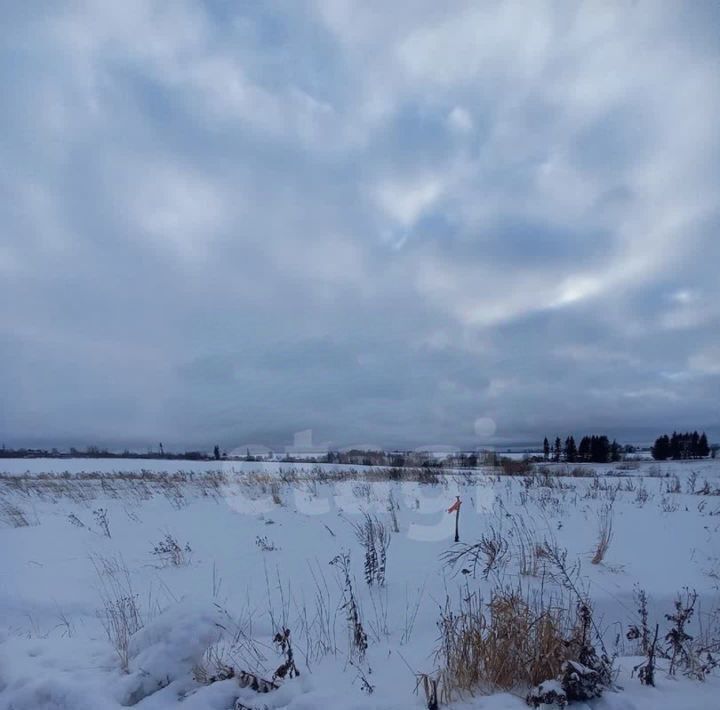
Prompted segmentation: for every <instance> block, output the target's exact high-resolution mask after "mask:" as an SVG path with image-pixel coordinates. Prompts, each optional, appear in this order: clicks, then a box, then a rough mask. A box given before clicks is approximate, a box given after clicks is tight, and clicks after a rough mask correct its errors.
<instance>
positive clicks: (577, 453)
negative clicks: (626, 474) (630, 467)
mask: <svg viewBox="0 0 720 710" xmlns="http://www.w3.org/2000/svg"><path fill="white" fill-rule="evenodd" d="M543 457H544V459H545V460H546V461H567V462H568V463H580V462H590V463H608V462H609V461H620V459H621V458H622V447H621V446H620V444H618V443H617V441H616V440H615V439H613V440H612V442H611V441H610V439H609V438H608V437H607V436H605V435H604V434H601V435H599V436H598V435H595V434H593V435H591V436H583V438H582V439H580V444H579V445H578V444H576V443H575V437H574V436H573V435H572V434H571V435H570V436H568V437H567V438H566V439H565V441H564V442H563V441H562V440H561V439H560V437H559V436H556V437H555V443H554V444H553V445H551V444H550V441H549V440H548V438H547V437H545V439H544V441H543Z"/></svg>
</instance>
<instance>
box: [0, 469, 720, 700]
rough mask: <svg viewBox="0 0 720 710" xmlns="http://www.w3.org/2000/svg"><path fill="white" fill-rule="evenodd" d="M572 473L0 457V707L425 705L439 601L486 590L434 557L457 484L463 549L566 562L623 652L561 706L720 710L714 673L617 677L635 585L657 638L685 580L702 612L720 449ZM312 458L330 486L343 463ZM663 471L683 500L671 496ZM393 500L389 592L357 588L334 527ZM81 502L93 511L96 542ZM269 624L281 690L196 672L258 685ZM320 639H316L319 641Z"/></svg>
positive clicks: (714, 572)
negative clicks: (549, 546) (117, 614)
mask: <svg viewBox="0 0 720 710" xmlns="http://www.w3.org/2000/svg"><path fill="white" fill-rule="evenodd" d="M550 468H552V469H554V470H555V472H556V473H557V472H559V473H569V472H570V469H572V468H576V467H574V466H571V467H563V466H562V465H560V466H557V465H555V466H550ZM586 468H592V469H593V471H594V472H595V473H596V474H597V476H595V477H592V476H588V477H571V476H567V477H560V478H556V477H552V480H553V481H554V483H553V484H552V486H547V485H542V481H541V479H538V481H539V482H536V483H535V484H534V485H530V486H528V485H526V482H525V481H524V479H523V477H507V476H497V475H496V474H495V472H492V471H487V470H482V471H478V472H475V473H473V474H460V473H456V474H453V473H450V474H440V482H439V483H437V484H435V485H427V484H423V483H418V482H409V481H382V480H381V481H370V482H368V481H365V480H361V479H351V480H317V478H318V477H317V475H316V474H317V470H318V469H313V466H312V465H297V464H296V465H289V464H280V463H272V464H258V463H251V462H248V463H245V462H232V463H228V464H222V465H221V466H220V470H221V472H222V474H223V475H222V477H219V476H217V475H216V472H217V471H218V464H217V463H215V462H209V463H205V462H203V463H195V462H186V461H175V462H168V461H146V460H142V461H129V460H122V461H119V460H116V459H110V460H89V459H77V460H73V459H62V460H44V459H31V460H28V459H22V460H0V474H2V475H0V575H1V576H0V709H1V710H6V709H7V710H86V709H87V710H99V709H100V710H104V709H108V710H114V709H115V708H122V707H127V706H136V707H138V708H141V709H142V710H148V709H150V710H152V709H155V710H167V709H169V708H187V709H189V710H195V709H198V710H199V709H200V708H203V709H209V710H214V709H217V710H225V709H230V708H232V707H233V703H234V702H235V700H236V699H238V698H239V699H240V700H241V701H242V702H243V703H245V704H246V705H247V706H249V707H257V708H260V707H262V706H263V704H264V705H266V706H267V707H269V708H288V709H292V710H301V709H307V710H310V708H348V709H350V708H353V709H357V710H369V709H370V708H377V709H380V708H383V709H384V708H387V709H390V708H398V709H399V708H413V707H414V708H423V707H425V701H424V697H423V695H422V691H420V693H419V694H416V693H415V692H414V691H415V688H416V678H415V675H414V674H415V672H423V673H433V672H434V671H435V670H436V666H437V663H436V660H435V658H434V650H435V648H436V647H437V637H438V629H437V626H436V623H437V620H438V618H439V612H440V608H441V607H442V606H443V605H444V604H445V600H446V597H447V596H449V597H450V599H451V600H456V599H458V598H459V596H460V595H462V594H464V593H466V591H467V589H468V588H470V589H473V590H475V589H479V590H481V591H482V592H483V594H484V595H487V596H489V593H490V590H491V588H492V586H493V580H492V578H491V579H489V580H484V579H482V575H481V574H480V572H479V571H478V573H477V574H476V575H475V576H473V575H472V574H470V575H463V574H460V573H458V570H455V571H453V570H449V569H448V568H447V567H446V566H444V564H443V562H442V560H441V559H440V555H441V554H442V553H443V552H444V551H446V550H447V549H449V548H450V547H451V546H452V536H453V532H454V515H448V514H447V510H446V509H447V507H448V506H449V505H450V504H451V503H452V502H453V501H454V500H455V496H456V495H459V496H460V497H461V499H462V501H463V505H462V509H461V517H460V532H461V539H462V540H463V541H466V542H473V541H476V540H477V539H478V538H479V536H480V535H481V534H482V533H483V532H486V531H488V530H489V529H490V527H491V526H492V527H493V528H495V529H496V530H500V531H502V533H503V534H504V535H506V536H507V537H508V539H509V540H510V546H511V551H512V548H513V541H512V537H513V532H512V524H511V522H512V520H514V519H519V518H521V519H522V520H523V521H524V523H525V525H526V526H527V527H528V529H530V530H531V531H532V534H533V537H534V538H535V539H537V540H538V541H540V542H541V541H543V540H548V541H552V542H554V543H557V544H558V545H560V546H561V547H562V548H566V549H567V551H568V559H569V560H571V561H573V562H574V561H579V562H580V565H581V569H580V576H579V579H580V580H581V583H582V585H583V588H584V589H586V590H587V592H588V593H589V595H590V597H591V598H592V600H593V603H594V608H595V613H596V618H598V619H599V620H600V624H601V626H602V628H603V629H604V637H605V642H606V644H607V645H608V647H609V648H610V649H611V650H616V651H617V652H618V654H619V658H618V660H617V668H618V671H619V675H618V681H617V682H618V686H619V689H617V690H616V691H614V692H607V693H605V695H604V696H603V697H602V698H600V699H598V700H596V701H593V702H592V703H590V704H588V705H585V706H583V704H579V705H576V706H575V707H580V708H583V707H592V708H594V709H595V710H671V709H673V710H675V709H677V710H693V709H695V708H697V709H698V710H700V709H701V708H702V709H703V710H705V709H707V708H709V709H713V708H720V679H719V678H718V677H715V676H711V677H709V678H708V679H706V680H705V681H704V682H699V681H692V680H689V679H687V678H684V677H682V676H674V677H669V676H668V675H667V674H666V673H665V672H664V670H663V669H664V666H663V662H660V670H659V671H658V674H657V687H655V688H648V687H644V686H642V685H641V684H640V683H639V681H638V680H637V677H631V675H632V668H633V666H634V665H636V664H637V663H639V662H640V660H641V659H639V658H637V657H636V654H637V649H636V647H635V646H634V642H630V641H627V640H626V639H625V631H626V630H627V627H628V625H629V624H631V623H636V622H637V614H636V606H637V604H636V603H635V601H634V599H633V589H634V587H635V585H640V586H641V587H642V588H644V589H645V590H646V591H647V593H648V596H649V600H650V621H651V625H652V626H653V627H654V623H655V622H656V621H657V622H659V623H660V625H661V629H662V628H664V624H665V623H666V622H665V621H664V618H663V614H665V613H667V612H670V611H671V610H672V601H673V599H674V598H675V596H676V594H677V593H678V592H679V591H681V590H682V588H683V587H689V588H691V589H695V590H697V592H698V595H699V599H700V605H701V606H700V609H699V614H698V615H699V616H701V617H702V615H707V614H708V613H709V612H710V611H711V610H713V609H716V608H717V607H718V604H719V602H720V590H719V585H720V582H719V581H718V580H719V578H720V544H719V538H718V535H719V531H720V496H718V495H703V494H701V493H700V492H699V491H701V490H702V489H703V487H704V484H705V481H707V483H708V489H709V490H710V491H716V490H717V488H718V487H719V486H720V461H711V460H707V461H691V462H677V463H674V462H665V463H657V464H655V463H646V462H642V463H637V464H632V465H631V466H618V465H611V464H608V465H603V466H597V465H593V466H587V467H586ZM290 469H294V472H293V474H294V475H291V474H290ZM142 470H145V471H147V472H149V473H148V474H147V475H146V476H145V477H144V478H143V477H141V476H140V473H141V471H142ZM322 470H323V471H324V472H325V473H329V474H334V475H336V476H339V475H340V473H341V472H342V471H343V467H342V466H337V465H334V466H325V467H322ZM356 470H358V469H356ZM123 472H125V473H123ZM127 472H131V473H132V474H133V476H129V475H126V474H127ZM693 472H694V473H693ZM151 474H153V475H151ZM676 477H677V479H678V481H679V484H680V490H681V492H679V493H678V492H672V491H674V490H676V489H675V479H676ZM558 482H561V483H562V487H559V486H558V485H557V483H558ZM610 489H613V490H614V489H617V490H616V492H615V493H612V492H611V490H610ZM693 489H694V491H695V492H692V490H693ZM611 498H614V503H613V505H612V509H613V538H612V541H611V544H610V548H609V551H608V553H607V556H606V558H605V560H604V561H603V562H602V563H601V564H598V565H593V564H591V563H590V559H591V557H592V554H593V551H594V546H595V543H596V539H597V532H598V514H599V511H600V510H601V509H602V507H603V506H605V505H607V504H608V503H609V502H610V500H611ZM390 500H392V501H393V502H394V504H395V506H396V513H395V514H396V517H397V522H398V526H399V532H397V533H395V532H394V533H392V536H391V542H390V546H389V550H388V563H387V582H386V585H385V586H384V587H381V588H378V587H376V586H375V587H372V588H370V587H368V585H367V584H366V582H365V580H364V576H363V556H362V551H361V548H360V547H359V544H358V542H357V540H356V537H355V533H354V530H353V527H352V523H354V522H358V521H360V520H361V519H362V515H363V513H365V512H369V513H371V514H375V515H377V517H378V518H379V519H380V520H382V521H383V522H384V523H385V524H386V525H387V526H388V527H389V528H391V527H392V519H391V516H390V513H389V501H390ZM96 511H105V512H104V515H105V517H106V520H107V525H108V531H109V534H110V536H109V537H108V536H107V535H106V534H104V530H103V526H102V522H101V519H102V516H103V513H98V512H96ZM167 535H170V536H171V537H172V538H173V539H175V540H176V541H177V542H178V543H179V546H180V548H181V555H180V562H181V564H180V565H177V566H176V565H173V564H170V563H168V560H167V558H166V557H164V556H163V555H159V554H155V553H154V549H155V548H156V547H157V546H158V545H159V544H160V543H161V541H162V540H163V539H164V538H165V537H166V536H167ZM186 546H187V548H186ZM342 551H349V552H350V555H351V565H352V571H353V586H354V590H355V593H356V595H357V598H358V602H359V604H360V607H361V615H362V619H363V622H364V625H365V628H366V631H367V633H368V637H369V649H368V652H367V655H366V658H365V660H364V661H363V662H362V663H360V664H359V667H358V663H357V661H355V665H351V664H350V663H349V662H348V659H349V655H348V634H347V625H346V621H345V612H344V611H343V609H342V608H341V607H342V604H343V588H342V580H341V579H340V576H339V572H338V570H337V568H336V567H335V566H331V565H330V564H329V563H330V561H331V560H332V559H333V558H334V557H335V556H336V555H337V554H338V553H340V552H342ZM502 574H503V576H502V582H503V583H505V584H518V583H521V584H534V583H539V580H538V579H527V578H521V577H520V575H519V570H518V569H517V568H516V566H515V561H514V557H513V556H512V555H511V561H510V563H509V564H508V567H507V569H505V570H504V571H503V573H502ZM126 575H127V576H126ZM545 583H547V582H545ZM113 585H114V586H113ZM113 590H115V591H116V592H117V591H118V590H120V591H121V592H122V593H126V595H127V596H129V597H132V599H133V600H134V603H135V605H136V606H137V608H138V610H139V613H140V617H141V625H142V628H140V629H139V630H137V631H136V632H135V633H133V634H132V635H131V637H130V638H129V642H128V648H127V670H123V668H122V663H121V660H120V657H119V655H118V653H117V652H116V650H115V649H114V648H113V646H112V645H111V643H110V642H109V640H108V637H107V635H106V632H105V630H104V628H103V624H102V623H101V617H102V616H103V614H104V612H103V609H104V604H103V597H105V598H107V596H108V593H109V592H110V593H112V591H113ZM122 593H121V594H119V595H118V594H116V595H115V597H114V598H117V597H118V596H122ZM111 596H112V594H111ZM323 614H325V615H326V617H325V618H326V620H327V637H323V632H322V631H321V627H322V624H321V621H320V617H322V615H323ZM283 626H284V627H287V628H289V629H290V630H291V638H292V639H293V645H294V650H295V659H296V663H297V666H298V668H299V670H300V676H299V677H296V678H292V679H287V680H282V681H278V685H279V686H280V687H279V689H278V690H275V691H272V692H270V693H267V694H264V695H258V694H257V693H255V692H254V691H252V690H251V689H250V688H240V687H239V685H238V682H237V681H236V680H235V679H229V680H221V681H218V682H214V683H211V684H209V685H206V684H203V683H201V682H199V680H197V679H196V677H195V676H196V672H197V667H198V666H199V665H202V664H203V663H206V662H207V660H208V653H207V652H208V649H214V650H215V651H216V652H217V654H219V655H221V656H222V657H223V658H224V659H225V661H226V662H227V663H228V664H230V665H234V666H235V667H236V668H237V669H238V670H248V671H251V672H254V673H257V674H258V675H260V676H261V677H263V678H267V679H270V678H271V677H272V674H273V671H274V670H275V669H276V668H277V667H278V665H280V663H281V662H282V660H283V657H282V656H281V655H279V654H278V652H277V650H276V648H275V647H274V646H273V644H272V637H273V635H274V634H275V633H276V632H277V631H278V630H279V629H280V628H282V627H283ZM323 642H326V643H330V645H332V646H333V647H334V648H333V649H332V650H331V649H325V651H326V652H323V651H322V650H321V648H320V647H321V646H322V644H323ZM361 671H362V674H364V675H365V677H366V678H367V679H368V681H369V683H370V684H371V685H372V686H373V688H374V692H372V693H371V694H369V693H368V692H366V691H365V690H363V682H362V675H361ZM526 691H527V688H517V689H514V690H513V692H505V693H495V694H492V695H480V694H476V695H475V696H474V697H472V696H469V695H468V696H467V697H464V698H459V697H456V698H455V699H454V700H453V702H452V703H451V704H450V707H453V708H487V709H488V710H501V709H508V710H510V709H519V708H524V707H526V705H525V703H524V694H525V692H526Z"/></svg>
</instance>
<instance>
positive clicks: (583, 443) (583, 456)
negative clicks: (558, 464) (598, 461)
mask: <svg viewBox="0 0 720 710" xmlns="http://www.w3.org/2000/svg"><path fill="white" fill-rule="evenodd" d="M578 458H579V459H580V461H589V460H590V437H589V436H583V438H582V439H581V440H580V448H579V449H578Z"/></svg>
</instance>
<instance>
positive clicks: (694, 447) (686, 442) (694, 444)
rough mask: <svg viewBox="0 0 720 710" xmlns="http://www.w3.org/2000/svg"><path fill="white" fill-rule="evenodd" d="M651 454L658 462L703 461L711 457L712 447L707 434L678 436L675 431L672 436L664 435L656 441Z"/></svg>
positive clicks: (696, 433)
mask: <svg viewBox="0 0 720 710" xmlns="http://www.w3.org/2000/svg"><path fill="white" fill-rule="evenodd" d="M650 452H651V453H652V457H653V458H654V459H655V460H656V461H667V459H673V460H675V461H679V460H680V459H701V458H704V457H706V456H709V455H710V446H709V444H708V439H707V436H706V435H705V432H703V433H702V434H698V432H697V431H694V432H692V433H690V432H685V433H684V434H678V432H676V431H674V432H673V433H672V435H671V436H668V435H667V434H663V435H662V436H659V437H658V438H657V439H655V443H654V444H653V446H652V448H651V449H650Z"/></svg>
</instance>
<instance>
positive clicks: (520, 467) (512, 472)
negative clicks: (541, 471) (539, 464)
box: [499, 458, 533, 476]
mask: <svg viewBox="0 0 720 710" xmlns="http://www.w3.org/2000/svg"><path fill="white" fill-rule="evenodd" d="M499 465H500V468H501V469H502V474H503V475H505V476H525V475H526V474H529V473H531V472H532V470H533V464H532V462H531V461H528V460H527V459H522V460H519V461H518V460H517V459H510V458H501V459H500V461H499Z"/></svg>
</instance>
